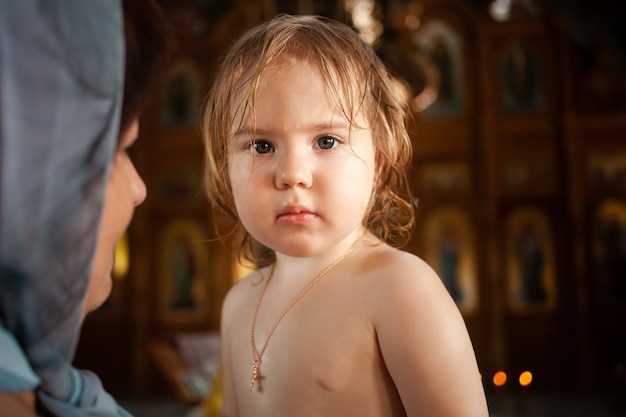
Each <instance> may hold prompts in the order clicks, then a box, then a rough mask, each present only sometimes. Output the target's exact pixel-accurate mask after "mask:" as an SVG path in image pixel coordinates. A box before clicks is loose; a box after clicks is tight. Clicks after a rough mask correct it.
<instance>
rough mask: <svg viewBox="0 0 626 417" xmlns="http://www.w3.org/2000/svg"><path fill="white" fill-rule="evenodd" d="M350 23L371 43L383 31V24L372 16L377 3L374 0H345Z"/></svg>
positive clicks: (374, 41)
mask: <svg viewBox="0 0 626 417" xmlns="http://www.w3.org/2000/svg"><path fill="white" fill-rule="evenodd" d="M345 7H346V10H347V11H348V13H350V15H351V16H352V23H353V24H354V26H355V27H356V28H357V30H358V32H359V34H360V36H361V37H362V38H363V40H365V42H367V43H369V44H370V45H373V44H375V43H376V41H377V40H378V38H380V36H381V35H382V33H383V25H382V23H381V22H379V21H377V20H376V18H375V17H374V15H375V13H376V8H377V7H378V4H377V3H376V1H374V0H345Z"/></svg>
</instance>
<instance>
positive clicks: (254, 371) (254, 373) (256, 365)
mask: <svg viewBox="0 0 626 417" xmlns="http://www.w3.org/2000/svg"><path fill="white" fill-rule="evenodd" d="M260 367H261V361H260V360H256V361H254V362H253V363H252V381H250V391H252V390H253V389H254V383H255V382H256V380H257V379H259V374H260V372H259V368H260Z"/></svg>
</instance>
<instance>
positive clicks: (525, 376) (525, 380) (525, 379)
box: [519, 371, 533, 387]
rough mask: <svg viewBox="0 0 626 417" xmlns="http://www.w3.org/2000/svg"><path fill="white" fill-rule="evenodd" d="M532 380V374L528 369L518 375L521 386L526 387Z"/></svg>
mask: <svg viewBox="0 0 626 417" xmlns="http://www.w3.org/2000/svg"><path fill="white" fill-rule="evenodd" d="M531 382H533V374H532V373H531V372H530V371H524V372H522V373H521V374H520V376H519V384H520V385H521V386H523V387H527V386H529V385H530V383H531Z"/></svg>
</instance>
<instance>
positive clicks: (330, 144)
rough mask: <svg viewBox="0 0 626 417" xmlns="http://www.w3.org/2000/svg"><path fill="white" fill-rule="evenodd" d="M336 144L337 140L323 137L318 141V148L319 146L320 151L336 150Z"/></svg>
mask: <svg viewBox="0 0 626 417" xmlns="http://www.w3.org/2000/svg"><path fill="white" fill-rule="evenodd" d="M336 143H337V139H335V138H333V137H332V136H322V137H321V138H319V139H318V140H317V146H319V147H320V149H331V148H334V147H335V144H336Z"/></svg>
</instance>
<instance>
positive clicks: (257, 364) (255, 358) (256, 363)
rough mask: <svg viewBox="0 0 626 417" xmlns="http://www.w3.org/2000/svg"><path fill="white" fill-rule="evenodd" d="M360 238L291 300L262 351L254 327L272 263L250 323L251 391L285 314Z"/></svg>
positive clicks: (272, 328)
mask: <svg viewBox="0 0 626 417" xmlns="http://www.w3.org/2000/svg"><path fill="white" fill-rule="evenodd" d="M359 240H361V239H357V240H356V241H355V242H354V243H353V244H352V245H351V246H350V247H349V248H348V250H346V251H345V252H344V253H343V254H341V256H339V257H338V258H337V259H335V260H334V261H333V262H332V263H331V264H330V265H328V266H327V267H326V268H324V270H322V272H320V273H319V274H317V276H316V277H315V278H313V280H311V282H309V283H308V285H307V286H306V287H304V289H303V290H302V291H300V293H299V294H298V295H296V296H295V297H294V298H293V300H291V302H290V303H289V304H288V305H287V307H285V309H284V310H283V311H282V312H281V313H280V315H279V316H278V318H277V319H276V322H274V325H273V326H272V327H271V328H270V331H269V333H268V334H267V339H265V343H263V347H262V348H261V351H260V352H259V351H257V349H256V342H255V341H254V328H255V326H256V317H257V315H258V313H259V307H261V302H262V301H263V296H264V295H265V291H266V290H267V287H268V285H269V283H270V280H271V279H272V276H273V275H274V269H275V267H276V263H274V264H273V265H272V270H271V271H270V273H269V275H268V277H267V281H265V285H264V286H263V289H262V290H261V294H260V295H259V299H258V301H257V303H256V308H255V309H254V314H253V315H252V324H251V325H250V344H251V345H252V380H251V382H250V391H252V390H253V389H254V384H255V382H257V380H259V382H260V379H261V371H260V369H261V358H263V354H264V353H265V349H267V344H268V343H269V341H270V338H271V337H272V335H273V334H274V330H276V328H277V327H278V324H279V323H280V322H281V321H282V319H283V318H285V316H286V315H287V313H289V311H290V310H291V309H292V308H293V306H295V305H296V304H297V303H298V301H300V300H301V299H302V297H304V296H305V294H306V293H308V292H309V290H310V289H311V288H313V286H315V284H317V283H318V282H319V281H320V280H321V279H322V277H323V276H324V275H326V274H327V273H328V272H329V271H330V270H331V269H333V268H334V267H335V266H336V265H337V264H338V263H339V262H341V261H342V260H343V259H344V258H345V257H346V256H348V254H349V253H350V252H351V251H352V249H354V247H355V246H356V244H357V243H358V242H359ZM259 391H261V385H260V384H259Z"/></svg>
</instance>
